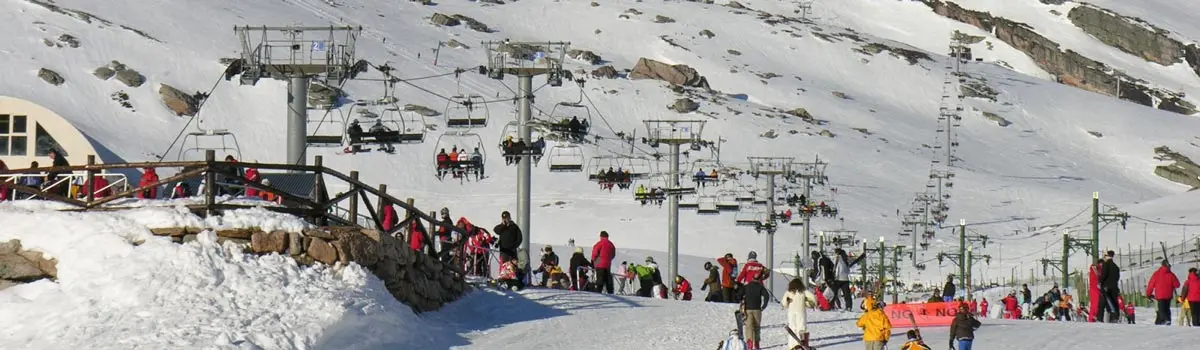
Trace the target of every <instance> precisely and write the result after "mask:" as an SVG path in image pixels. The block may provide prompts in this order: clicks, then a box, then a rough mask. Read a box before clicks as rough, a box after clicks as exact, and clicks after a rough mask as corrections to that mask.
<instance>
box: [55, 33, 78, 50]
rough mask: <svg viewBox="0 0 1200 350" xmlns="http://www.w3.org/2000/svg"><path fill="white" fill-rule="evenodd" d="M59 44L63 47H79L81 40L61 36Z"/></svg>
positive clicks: (70, 36) (66, 35)
mask: <svg viewBox="0 0 1200 350" xmlns="http://www.w3.org/2000/svg"><path fill="white" fill-rule="evenodd" d="M58 42H59V43H62V45H67V46H70V47H71V48H77V47H79V38H76V37H74V36H72V35H71V34H63V35H59V36H58Z"/></svg>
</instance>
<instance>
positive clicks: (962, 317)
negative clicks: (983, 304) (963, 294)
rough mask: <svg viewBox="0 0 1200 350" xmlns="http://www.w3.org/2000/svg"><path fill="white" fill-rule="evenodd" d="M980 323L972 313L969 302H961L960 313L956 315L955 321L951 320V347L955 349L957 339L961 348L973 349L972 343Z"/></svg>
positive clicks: (962, 349)
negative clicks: (968, 305)
mask: <svg viewBox="0 0 1200 350" xmlns="http://www.w3.org/2000/svg"><path fill="white" fill-rule="evenodd" d="M980 325H982V324H980V323H979V320H977V319H975V315H972V314H971V310H970V308H968V307H967V304H965V303H963V304H959V305H958V313H957V314H955V315H954V321H953V322H950V349H954V343H955V340H957V341H958V349H959V350H971V345H972V343H974V342H975V330H976V329H979V326H980Z"/></svg>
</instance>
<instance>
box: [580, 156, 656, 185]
mask: <svg viewBox="0 0 1200 350" xmlns="http://www.w3.org/2000/svg"><path fill="white" fill-rule="evenodd" d="M609 168H612V169H613V170H616V169H623V170H627V171H629V178H630V179H645V178H647V177H649V176H650V160H649V159H646V158H640V157H638V158H635V157H629V156H615V155H608V156H595V157H592V159H591V161H590V162H588V179H589V180H596V179H597V175H598V174H600V171H606V170H608V169H609Z"/></svg>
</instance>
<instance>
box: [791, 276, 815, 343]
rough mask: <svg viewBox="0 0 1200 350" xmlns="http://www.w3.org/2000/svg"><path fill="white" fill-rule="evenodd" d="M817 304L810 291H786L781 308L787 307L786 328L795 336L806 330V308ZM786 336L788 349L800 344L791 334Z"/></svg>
mask: <svg viewBox="0 0 1200 350" xmlns="http://www.w3.org/2000/svg"><path fill="white" fill-rule="evenodd" d="M816 306H817V297H816V296H815V295H813V293H812V292H810V291H807V290H805V291H799V292H796V291H790V290H789V291H788V292H787V293H785V294H784V295H783V308H785V309H787V312H788V313H787V318H788V323H787V326H788V328H791V329H792V332H796V335H797V336H803V335H802V334H803V333H805V332H808V308H810V307H816ZM787 338H788V346H787V348H788V349H791V348H793V347H795V346H796V345H800V342H797V341H796V339H795V338H792V336H791V335H788V336H787Z"/></svg>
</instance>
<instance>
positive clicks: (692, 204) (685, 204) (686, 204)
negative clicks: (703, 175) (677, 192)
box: [679, 196, 700, 209]
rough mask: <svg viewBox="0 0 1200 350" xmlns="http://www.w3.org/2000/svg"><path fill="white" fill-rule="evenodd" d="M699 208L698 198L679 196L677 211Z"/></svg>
mask: <svg viewBox="0 0 1200 350" xmlns="http://www.w3.org/2000/svg"><path fill="white" fill-rule="evenodd" d="M698 208H700V197H699V196H680V197H679V209H698Z"/></svg>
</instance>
